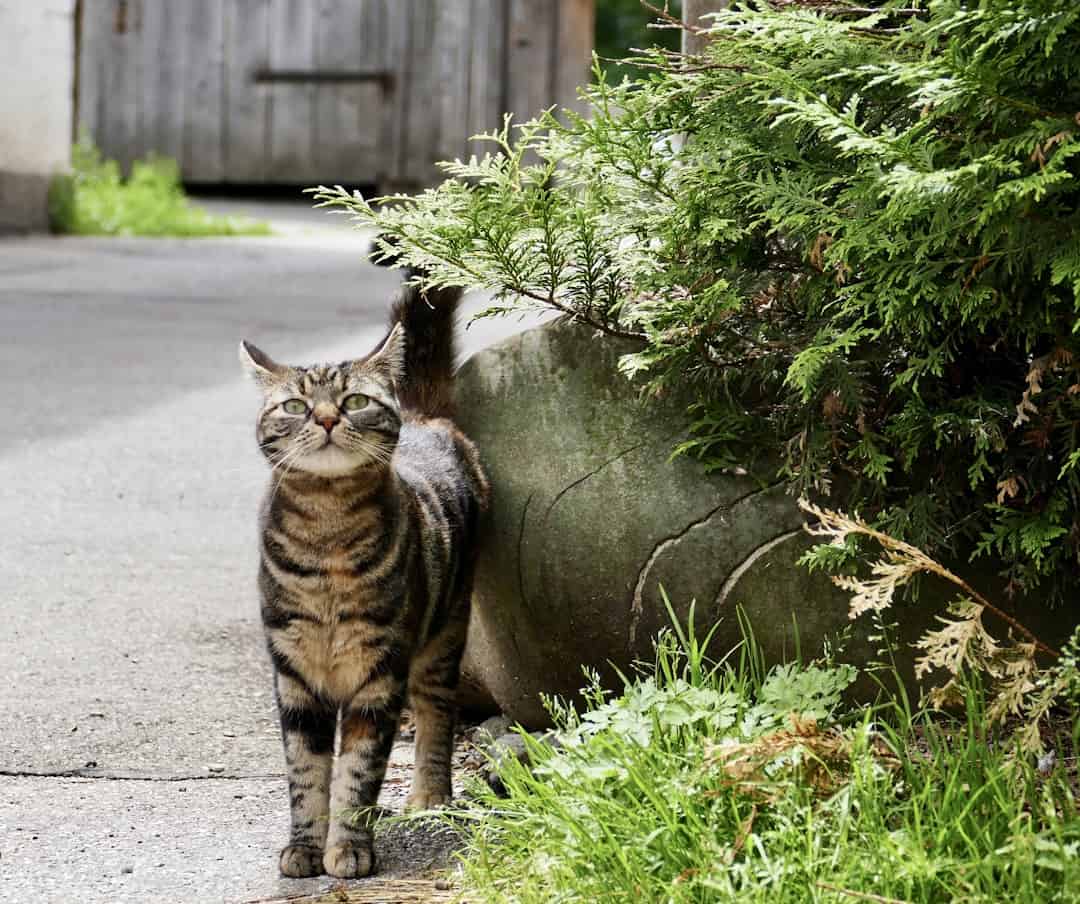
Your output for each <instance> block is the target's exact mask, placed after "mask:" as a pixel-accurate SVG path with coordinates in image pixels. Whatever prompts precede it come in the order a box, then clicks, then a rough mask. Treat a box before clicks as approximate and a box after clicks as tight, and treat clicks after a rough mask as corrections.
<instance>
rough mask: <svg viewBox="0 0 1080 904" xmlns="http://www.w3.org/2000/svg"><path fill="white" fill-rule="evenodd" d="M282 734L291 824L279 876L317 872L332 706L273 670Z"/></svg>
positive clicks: (323, 831)
mask: <svg viewBox="0 0 1080 904" xmlns="http://www.w3.org/2000/svg"><path fill="white" fill-rule="evenodd" d="M275 686H276V689H277V698H278V711H279V713H280V715H281V738H282V741H283V742H284V744H285V763H286V768H287V770H288V776H289V810H290V814H291V821H292V828H291V831H290V833H289V843H288V844H287V845H286V846H285V847H284V848H283V849H282V851H281V859H280V861H279V866H280V869H281V874H282V875H283V876H290V877H294V878H300V877H304V876H318V875H320V874H321V873H322V871H323V851H324V849H325V846H326V833H327V829H328V828H329V818H328V815H329V799H330V770H331V765H332V761H333V755H334V731H335V729H336V728H337V711H336V710H335V709H334V708H332V707H330V706H328V705H327V704H325V703H323V702H321V701H319V700H318V699H316V698H315V697H314V696H313V695H312V694H311V692H310V691H309V690H308V689H307V687H305V685H304V684H303V683H302V682H301V681H299V680H298V679H296V678H294V677H291V676H289V675H286V674H284V673H282V672H277V674H276V675H275Z"/></svg>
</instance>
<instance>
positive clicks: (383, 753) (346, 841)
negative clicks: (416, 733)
mask: <svg viewBox="0 0 1080 904" xmlns="http://www.w3.org/2000/svg"><path fill="white" fill-rule="evenodd" d="M386 679H390V676H389V675H387V676H385V679H384V680H386ZM400 685H401V686H399V687H395V688H394V689H393V690H392V691H391V692H390V694H389V695H388V698H385V699H384V701H382V702H379V703H371V702H369V701H370V699H371V698H370V697H368V696H361V697H358V698H357V699H356V700H354V701H353V702H352V703H351V704H350V705H349V706H348V707H346V708H344V709H343V710H342V713H341V747H340V749H339V751H338V758H337V763H336V765H335V767H334V779H333V783H332V786H331V792H330V835H329V837H328V838H327V840H326V855H325V856H324V857H323V866H324V867H325V869H326V872H327V873H328V874H329V875H331V876H337V877H338V878H342V879H351V878H355V877H358V876H366V875H368V874H369V873H371V872H372V871H373V870H374V869H375V850H374V827H375V806H376V804H377V803H378V800H379V789H380V788H381V787H382V782H383V776H384V775H385V774H386V764H387V762H388V760H389V759H390V749H391V747H393V745H394V737H395V735H396V734H397V729H398V721H399V719H400V717H401V706H402V702H403V697H404V681H401V682H400Z"/></svg>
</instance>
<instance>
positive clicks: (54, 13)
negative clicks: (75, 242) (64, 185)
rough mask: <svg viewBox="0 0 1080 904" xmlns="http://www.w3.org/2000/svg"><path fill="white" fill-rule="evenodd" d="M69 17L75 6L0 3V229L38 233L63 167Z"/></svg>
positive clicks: (42, 1)
mask: <svg viewBox="0 0 1080 904" xmlns="http://www.w3.org/2000/svg"><path fill="white" fill-rule="evenodd" d="M87 2H91V3H95V2H102V0H87ZM74 10H75V0H0V230H6V231H10V230H13V229H15V230H19V229H40V228H44V227H45V225H46V222H47V220H46V210H45V192H46V191H47V188H48V180H49V177H50V176H51V175H52V174H53V173H55V172H56V171H58V170H62V169H64V168H65V167H66V166H67V165H68V160H69V157H70V153H71V143H72V139H73V136H72V115H73V105H74V78H75V29H74V24H73V21H74V20H73V16H74Z"/></svg>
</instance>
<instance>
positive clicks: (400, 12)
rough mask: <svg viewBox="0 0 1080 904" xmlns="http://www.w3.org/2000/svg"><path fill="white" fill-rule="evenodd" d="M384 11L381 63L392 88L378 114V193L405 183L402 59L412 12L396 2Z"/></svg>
mask: <svg viewBox="0 0 1080 904" xmlns="http://www.w3.org/2000/svg"><path fill="white" fill-rule="evenodd" d="M384 10H385V12H384V15H385V26H384V27H385V31H384V35H385V44H384V48H385V49H384V54H385V56H384V59H385V60H386V64H387V68H388V69H389V70H390V72H391V74H392V76H393V87H392V88H391V90H390V93H389V95H388V98H387V103H386V105H385V106H384V108H383V114H382V129H381V135H382V144H383V157H382V161H381V166H380V167H379V185H380V189H379V190H380V191H384V190H390V189H395V188H397V187H399V186H400V185H402V184H403V183H404V180H405V176H404V152H405V140H406V122H407V111H408V104H409V100H410V98H409V93H408V79H407V60H406V56H407V54H408V52H409V28H410V26H411V18H410V15H411V12H412V9H411V5H410V4H409V3H403V2H400V0H398V2H394V3H390V4H387V5H386V6H385V7H384Z"/></svg>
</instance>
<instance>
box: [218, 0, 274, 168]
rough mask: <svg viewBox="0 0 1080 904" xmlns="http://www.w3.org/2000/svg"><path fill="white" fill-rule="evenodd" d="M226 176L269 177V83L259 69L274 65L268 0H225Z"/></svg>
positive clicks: (224, 141)
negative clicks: (260, 79)
mask: <svg viewBox="0 0 1080 904" xmlns="http://www.w3.org/2000/svg"><path fill="white" fill-rule="evenodd" d="M224 41H225V103H224V110H223V114H222V120H223V121H222V134H223V136H224V138H223V142H222V143H223V145H224V157H225V179H226V180H227V181H229V182H241V183H243V182H249V183H259V182H265V181H267V180H268V160H269V142H270V89H269V88H268V87H267V86H265V85H257V84H255V73H256V72H258V71H261V70H263V69H266V68H268V67H269V65H270V0H225V37H224Z"/></svg>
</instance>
